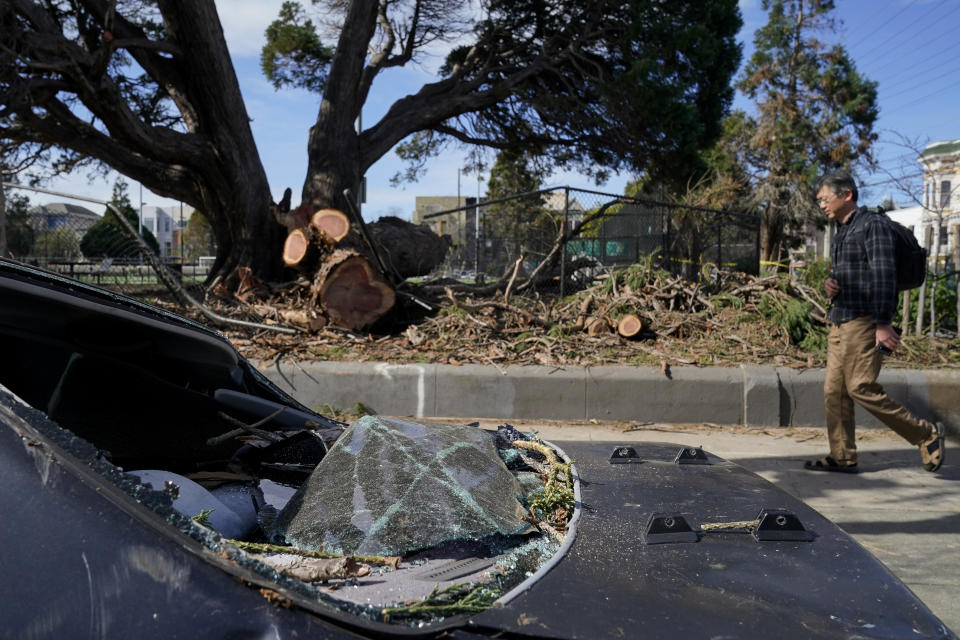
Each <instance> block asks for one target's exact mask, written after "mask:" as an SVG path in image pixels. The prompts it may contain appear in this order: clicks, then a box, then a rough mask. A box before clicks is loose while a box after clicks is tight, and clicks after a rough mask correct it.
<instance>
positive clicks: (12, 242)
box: [6, 194, 37, 258]
mask: <svg viewBox="0 0 960 640" xmlns="http://www.w3.org/2000/svg"><path fill="white" fill-rule="evenodd" d="M6 201H7V210H6V214H7V251H9V252H10V255H12V256H13V257H15V258H16V257H19V256H25V255H29V254H30V253H31V252H32V251H33V245H34V242H35V241H36V235H37V234H36V231H34V229H33V227H31V226H30V224H29V223H28V220H29V217H30V213H29V208H30V200H29V199H28V198H27V197H26V196H22V195H20V194H10V195H7V197H6Z"/></svg>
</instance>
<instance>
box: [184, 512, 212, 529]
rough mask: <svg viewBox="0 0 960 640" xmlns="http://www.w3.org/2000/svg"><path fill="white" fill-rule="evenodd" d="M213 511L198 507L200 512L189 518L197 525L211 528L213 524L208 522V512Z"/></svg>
mask: <svg viewBox="0 0 960 640" xmlns="http://www.w3.org/2000/svg"><path fill="white" fill-rule="evenodd" d="M213 512H214V509H200V513H198V514H197V515H195V516H193V517H192V518H190V519H191V520H193V521H194V522H196V523H197V524H199V525H202V526H204V527H207V528H210V529H212V528H213V525H211V524H210V514H211V513H213Z"/></svg>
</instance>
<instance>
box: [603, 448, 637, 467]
mask: <svg viewBox="0 0 960 640" xmlns="http://www.w3.org/2000/svg"><path fill="white" fill-rule="evenodd" d="M637 462H643V460H641V459H640V455H639V454H638V453H637V450H636V449H635V448H633V447H628V446H622V447H617V448H615V449H614V450H613V453H611V454H610V464H631V463H637Z"/></svg>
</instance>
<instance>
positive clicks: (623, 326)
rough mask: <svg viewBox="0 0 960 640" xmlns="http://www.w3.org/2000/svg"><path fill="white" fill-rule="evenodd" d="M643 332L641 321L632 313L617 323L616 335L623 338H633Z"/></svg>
mask: <svg viewBox="0 0 960 640" xmlns="http://www.w3.org/2000/svg"><path fill="white" fill-rule="evenodd" d="M642 330H643V321H642V320H640V318H638V317H637V316H635V315H633V314H632V313H628V314H627V315H625V316H623V317H622V318H620V322H619V323H617V333H619V334H620V335H621V336H623V337H624V338H635V337H636V336H638V335H639V334H640V332H641V331H642Z"/></svg>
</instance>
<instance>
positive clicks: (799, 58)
mask: <svg viewBox="0 0 960 640" xmlns="http://www.w3.org/2000/svg"><path fill="white" fill-rule="evenodd" d="M763 8H764V9H765V10H767V11H768V12H769V21H768V22H767V24H766V25H765V26H763V27H762V28H760V29H758V30H757V32H756V35H755V39H754V42H755V44H756V51H755V53H754V54H753V56H752V57H751V58H750V60H749V61H748V63H747V65H746V67H745V69H744V72H743V75H742V77H741V79H740V81H739V83H738V87H739V88H740V89H741V90H742V91H743V92H744V93H745V94H746V96H747V97H748V98H750V99H752V100H754V102H755V105H756V110H757V113H756V115H755V116H754V117H750V116H747V115H746V114H743V113H736V114H732V115H731V116H730V117H729V120H728V122H727V123H726V126H727V132H728V134H729V135H727V136H726V137H725V139H724V140H723V141H722V142H721V145H720V146H721V147H722V148H723V150H722V151H721V152H720V153H719V154H717V155H716V156H715V157H714V160H715V161H717V162H720V163H727V164H729V163H730V162H732V161H733V160H734V159H736V160H737V161H739V162H741V163H743V165H742V166H746V167H747V168H748V169H747V170H748V172H749V173H750V174H751V183H752V184H751V186H752V191H753V201H754V203H755V204H756V205H757V206H758V207H759V208H760V211H761V253H762V259H764V260H767V261H774V260H777V259H778V253H779V252H780V251H781V250H783V249H785V248H787V247H786V245H787V244H788V243H789V241H790V239H791V238H795V237H796V234H795V232H796V231H797V230H798V229H799V228H800V227H801V225H802V224H803V223H805V222H807V221H809V220H811V219H813V220H817V221H820V222H821V223H822V220H821V216H820V215H819V211H818V210H817V209H816V207H815V206H814V203H813V197H812V194H811V188H812V187H813V185H814V183H815V181H816V179H817V177H818V176H819V175H822V174H823V173H825V172H826V171H828V170H830V169H836V168H848V169H852V168H854V166H855V165H857V164H866V163H870V162H871V161H872V159H871V155H870V150H871V145H872V144H873V142H874V141H875V140H876V138H877V135H876V133H874V131H873V124H874V122H875V121H876V118H877V115H878V106H877V87H876V83H875V82H872V81H870V80H868V79H866V78H864V77H863V76H862V75H861V74H860V73H859V72H858V71H857V69H856V66H855V65H854V63H853V61H852V60H851V59H850V57H849V55H848V54H847V52H846V50H845V49H844V48H843V47H842V46H841V45H832V46H830V45H827V44H826V43H825V42H824V41H823V40H822V39H821V37H822V34H830V33H832V32H833V31H834V30H835V28H836V26H835V24H834V21H833V19H832V17H831V12H832V11H833V9H834V2H833V1H832V0H764V2H763ZM735 147H736V149H734V148H735Z"/></svg>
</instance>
